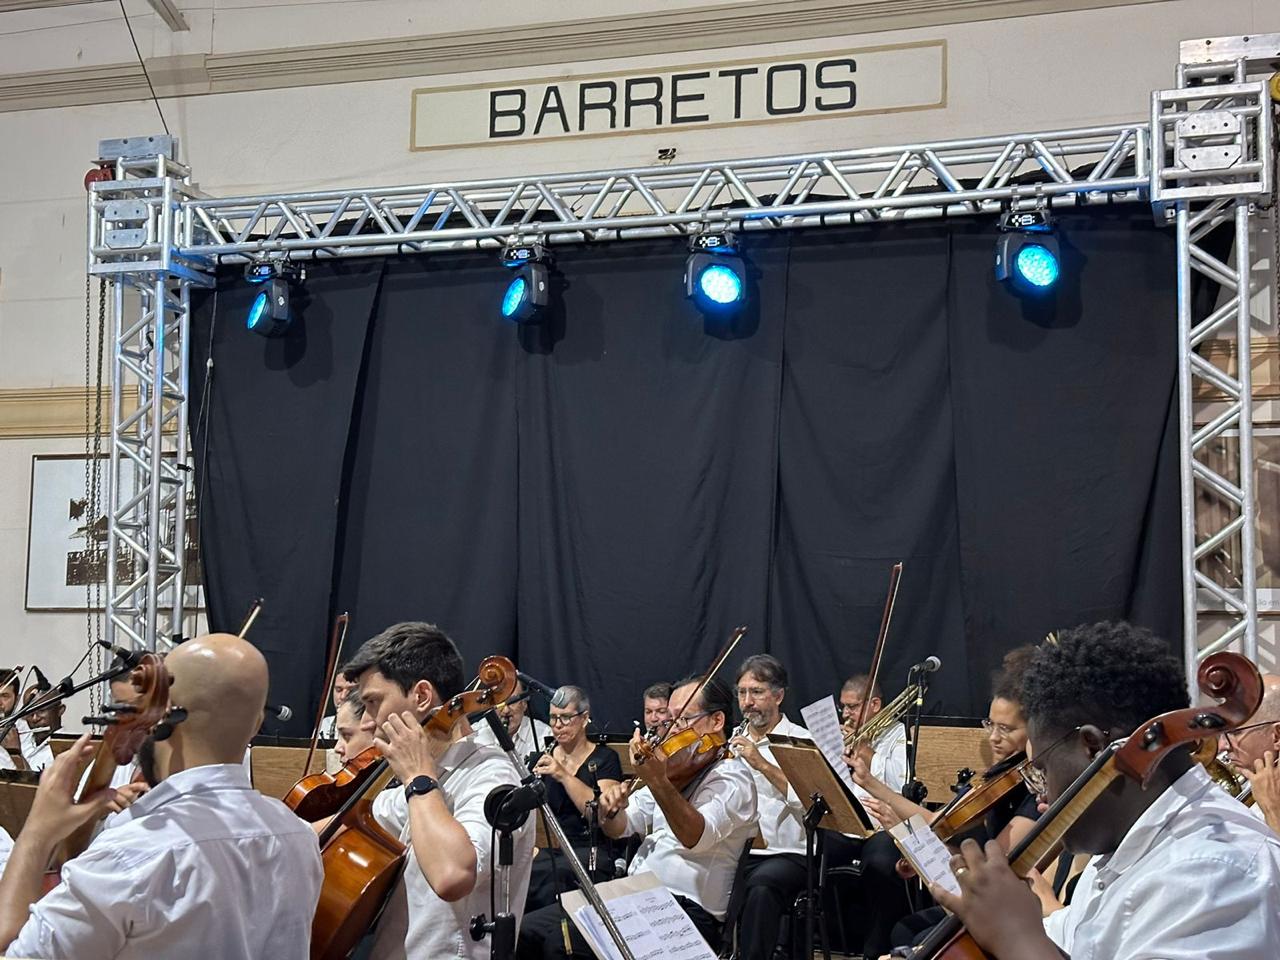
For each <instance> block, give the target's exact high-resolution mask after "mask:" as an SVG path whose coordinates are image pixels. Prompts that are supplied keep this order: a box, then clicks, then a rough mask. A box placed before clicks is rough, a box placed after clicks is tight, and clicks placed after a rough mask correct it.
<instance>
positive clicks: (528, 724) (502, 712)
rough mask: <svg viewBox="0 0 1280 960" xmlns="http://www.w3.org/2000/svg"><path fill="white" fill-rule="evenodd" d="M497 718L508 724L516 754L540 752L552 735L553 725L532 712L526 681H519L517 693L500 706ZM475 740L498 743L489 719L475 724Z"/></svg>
mask: <svg viewBox="0 0 1280 960" xmlns="http://www.w3.org/2000/svg"><path fill="white" fill-rule="evenodd" d="M498 718H499V719H500V720H501V721H502V722H503V723H505V724H506V725H507V733H508V734H509V735H510V737H511V742H512V743H514V744H515V748H516V756H517V757H520V758H522V759H523V758H525V757H528V756H529V755H530V754H533V753H541V752H542V750H543V749H544V748H545V747H546V745H547V742H548V741H549V740H551V739H552V735H551V728H550V727H548V726H547V725H546V724H545V723H543V722H542V721H541V720H539V719H537V718H536V717H531V716H529V694H528V693H527V692H526V691H525V688H524V684H523V683H521V682H517V683H516V689H515V693H513V694H512V695H511V698H510V699H509V700H507V702H506V703H504V704H502V705H501V706H499V707H498ZM476 742H477V743H482V744H484V745H485V746H487V747H496V746H498V738H497V737H496V736H494V733H493V728H492V727H491V726H489V723H488V721H487V720H482V721H481V722H480V723H477V724H476Z"/></svg>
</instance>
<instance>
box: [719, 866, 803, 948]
mask: <svg viewBox="0 0 1280 960" xmlns="http://www.w3.org/2000/svg"><path fill="white" fill-rule="evenodd" d="M804 888H805V870H804V857H802V856H801V855H800V854H798V853H775V854H769V855H763V854H748V855H747V856H746V858H745V860H744V861H743V864H742V866H741V868H740V869H739V871H738V876H737V878H736V879H735V880H734V882H733V893H732V895H731V896H730V898H729V915H728V918H727V920H726V922H725V937H726V939H728V938H729V937H731V936H732V935H733V931H734V930H735V929H736V930H737V940H738V953H737V955H738V960H770V958H771V957H772V956H773V951H774V950H775V949H776V948H777V946H778V930H779V929H780V928H781V926H782V918H783V917H785V916H787V915H788V914H789V913H790V912H791V905H792V903H794V902H795V899H796V894H798V893H799V892H800V891H801V890H803V889H804ZM792 936H795V932H794V931H793V932H792Z"/></svg>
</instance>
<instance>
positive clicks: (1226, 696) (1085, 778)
mask: <svg viewBox="0 0 1280 960" xmlns="http://www.w3.org/2000/svg"><path fill="white" fill-rule="evenodd" d="M1197 680H1198V682H1199V687H1200V691H1201V693H1204V694H1205V695H1206V696H1209V697H1212V698H1214V699H1215V700H1220V701H1221V703H1220V704H1218V705H1217V706H1208V707H1187V708H1185V709H1182V710H1174V711H1171V712H1169V713H1164V714H1161V715H1160V716H1158V717H1155V718H1153V719H1151V720H1149V721H1147V722H1146V723H1144V724H1143V725H1142V726H1141V727H1139V728H1138V729H1137V730H1136V731H1134V733H1133V734H1132V735H1131V736H1130V737H1128V738H1126V739H1124V740H1117V741H1115V742H1114V743H1111V744H1108V745H1107V746H1106V747H1105V748H1104V749H1102V750H1101V751H1099V752H1098V755H1097V756H1096V757H1094V758H1093V761H1092V762H1091V763H1090V764H1089V766H1088V767H1086V768H1085V770H1084V772H1083V773H1081V774H1080V776H1079V777H1077V778H1076V779H1075V781H1074V782H1073V783H1072V784H1071V785H1070V786H1069V787H1067V789H1066V790H1064V791H1063V793H1062V795H1061V796H1060V797H1058V799H1057V800H1055V801H1054V802H1053V804H1052V805H1051V806H1050V807H1049V809H1048V810H1047V811H1046V812H1045V813H1044V815H1043V816H1041V818H1040V819H1039V820H1038V821H1037V822H1036V825H1035V827H1033V828H1032V830H1031V832H1030V833H1028V834H1027V835H1026V837H1024V838H1023V839H1022V841H1021V842H1020V843H1019V844H1017V846H1015V847H1014V848H1013V850H1011V851H1010V852H1009V866H1010V867H1011V868H1012V869H1013V872H1014V873H1016V874H1017V875H1018V876H1019V877H1023V878H1025V877H1026V876H1027V875H1028V874H1029V873H1030V872H1031V871H1032V870H1033V869H1035V870H1039V869H1043V868H1044V867H1045V866H1046V865H1047V864H1049V863H1050V862H1051V861H1052V860H1053V859H1054V858H1055V857H1056V856H1057V855H1058V853H1059V852H1060V851H1061V849H1062V838H1063V837H1064V836H1065V835H1066V833H1067V831H1068V830H1070V829H1071V827H1072V826H1074V825H1075V824H1076V823H1077V822H1078V821H1079V820H1080V819H1081V818H1082V817H1084V816H1086V815H1087V814H1088V812H1089V808H1090V807H1091V806H1092V805H1093V804H1094V803H1095V802H1096V801H1097V800H1098V798H1099V797H1101V796H1102V795H1103V793H1105V792H1106V790H1107V788H1108V787H1109V786H1110V785H1111V784H1112V783H1113V782H1115V781H1116V780H1117V779H1118V778H1120V777H1122V776H1124V777H1129V778H1130V779H1132V780H1136V781H1138V782H1139V783H1141V784H1143V785H1144V786H1145V785H1146V784H1147V783H1148V782H1149V781H1150V779H1151V777H1152V775H1153V774H1154V773H1155V771H1156V768H1157V767H1158V766H1159V765H1160V761H1162V760H1163V759H1164V758H1165V757H1166V756H1168V755H1169V753H1171V752H1172V751H1173V750H1175V749H1177V748H1178V747H1184V748H1185V747H1187V746H1189V745H1191V744H1193V743H1194V742H1195V741H1197V740H1201V739H1203V738H1205V737H1206V736H1217V735H1219V734H1223V733H1229V732H1230V731H1231V730H1234V729H1235V728H1236V727H1239V726H1241V725H1243V724H1244V723H1246V722H1247V721H1248V719H1249V717H1251V716H1252V715H1253V713H1254V711H1256V710H1257V709H1258V704H1259V703H1261V702H1262V677H1261V675H1260V674H1259V673H1258V668H1257V667H1255V666H1254V665H1253V664H1252V663H1251V662H1250V661H1249V660H1247V659H1246V658H1244V657H1242V656H1240V655H1239V654H1238V653H1215V654H1213V655H1212V656H1210V657H1207V658H1206V659H1205V660H1204V662H1203V663H1201V665H1200V670H1199V672H1198V674H1197ZM912 956H913V957H914V958H915V960H986V958H987V957H988V954H987V953H986V952H985V951H984V950H983V949H982V947H980V946H979V945H978V943H977V941H975V940H974V939H973V937H972V936H971V935H970V934H969V932H968V931H967V930H966V929H965V928H964V924H963V922H962V921H961V920H960V918H959V917H955V916H951V917H948V918H947V920H945V921H943V922H942V923H940V924H939V925H938V926H937V927H935V928H934V929H933V932H932V933H930V934H929V936H928V937H927V938H926V939H925V941H924V942H923V943H922V944H920V946H919V947H918V948H917V949H916V952H915V953H914V954H913V955H912Z"/></svg>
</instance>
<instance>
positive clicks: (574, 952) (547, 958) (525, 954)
mask: <svg viewBox="0 0 1280 960" xmlns="http://www.w3.org/2000/svg"><path fill="white" fill-rule="evenodd" d="M676 903H678V904H680V906H681V907H682V908H683V909H684V912H685V913H687V914H688V915H689V919H690V920H692V921H693V925H694V926H695V927H697V928H698V932H699V933H700V934H702V936H703V938H704V939H705V940H706V941H707V943H709V944H711V947H712V949H713V950H714V949H715V945H716V944H718V943H719V942H720V921H719V920H717V919H716V918H715V917H713V916H712V915H711V914H709V913H707V911H705V910H703V909H702V907H700V906H699V905H698V904H696V903H694V902H693V901H692V900H690V899H689V898H688V897H681V896H677V897H676ZM562 920H563V921H564V922H565V923H566V924H568V939H569V943H568V949H567V950H566V949H565V928H564V927H562V926H561V921H562ZM593 956H594V955H593V954H592V953H591V948H590V947H589V946H587V941H586V940H584V939H582V936H581V934H579V933H578V928H577V927H575V926H574V925H573V921H572V920H570V919H569V918H568V917H567V916H566V915H565V912H564V910H562V909H561V907H560V904H558V903H555V904H552V905H551V906H549V907H543V908H542V909H541V910H535V911H533V912H532V913H526V914H525V915H524V919H523V920H521V921H520V939H519V940H517V941H516V958H517V960H564V958H565V957H573V958H575V960H593Z"/></svg>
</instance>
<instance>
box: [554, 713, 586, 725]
mask: <svg viewBox="0 0 1280 960" xmlns="http://www.w3.org/2000/svg"><path fill="white" fill-rule="evenodd" d="M586 712H587V711H585V710H579V711H578V712H577V713H553V714H551V716H549V717H547V720H548V721H550V723H551V726H553V727H567V726H568V725H569V721H571V720H577V719H578V717H580V716H582V715H583V714H584V713H586Z"/></svg>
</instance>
